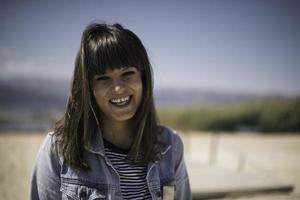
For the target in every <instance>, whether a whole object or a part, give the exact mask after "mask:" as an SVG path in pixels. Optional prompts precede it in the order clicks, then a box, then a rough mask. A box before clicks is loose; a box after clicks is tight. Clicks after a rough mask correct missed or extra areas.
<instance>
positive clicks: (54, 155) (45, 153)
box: [38, 132, 62, 163]
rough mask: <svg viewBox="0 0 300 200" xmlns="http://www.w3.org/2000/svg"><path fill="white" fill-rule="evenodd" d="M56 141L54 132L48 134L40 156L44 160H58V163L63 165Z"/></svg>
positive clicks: (39, 153) (40, 150) (41, 147)
mask: <svg viewBox="0 0 300 200" xmlns="http://www.w3.org/2000/svg"><path fill="white" fill-rule="evenodd" d="M56 141H57V137H56V135H55V133H54V132H49V133H47V135H46V137H45V138H44V140H43V142H42V144H41V146H40V149H39V152H38V156H39V157H41V158H43V159H46V158H50V159H51V160H56V162H58V163H61V162H62V158H61V156H59V153H58V146H57V144H56Z"/></svg>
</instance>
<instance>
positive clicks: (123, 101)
mask: <svg viewBox="0 0 300 200" xmlns="http://www.w3.org/2000/svg"><path fill="white" fill-rule="evenodd" d="M131 98H132V95H129V96H124V97H118V98H113V99H110V100H109V103H111V104H113V105H114V106H118V107H122V106H126V105H128V104H129V103H130V101H131Z"/></svg>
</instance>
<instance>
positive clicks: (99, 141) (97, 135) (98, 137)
mask: <svg viewBox="0 0 300 200" xmlns="http://www.w3.org/2000/svg"><path fill="white" fill-rule="evenodd" d="M162 131H166V130H165V129H164V130H162ZM162 135H163V134H159V136H158V143H159V146H160V155H164V154H166V153H167V152H168V151H169V150H170V149H171V148H172V145H171V144H170V143H168V142H167V141H165V138H164V137H162ZM85 149H86V150H88V151H90V152H91V153H96V154H100V155H102V156H105V150H104V142H103V135H102V132H101V130H100V129H96V131H95V132H94V134H93V136H92V138H91V141H90V142H89V144H88V145H85Z"/></svg>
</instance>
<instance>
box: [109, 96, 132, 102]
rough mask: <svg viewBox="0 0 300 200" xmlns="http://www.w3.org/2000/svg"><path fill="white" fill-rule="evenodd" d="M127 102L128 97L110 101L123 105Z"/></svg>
mask: <svg viewBox="0 0 300 200" xmlns="http://www.w3.org/2000/svg"><path fill="white" fill-rule="evenodd" d="M128 100H129V96H127V97H123V98H118V99H112V100H111V102H113V103H124V102H127V101H128Z"/></svg>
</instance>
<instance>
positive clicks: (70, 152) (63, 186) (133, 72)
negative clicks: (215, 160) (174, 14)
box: [30, 24, 191, 200]
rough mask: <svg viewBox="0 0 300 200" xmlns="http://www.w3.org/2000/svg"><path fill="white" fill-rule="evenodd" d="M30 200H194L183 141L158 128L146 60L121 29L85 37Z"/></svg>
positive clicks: (90, 31)
mask: <svg viewBox="0 0 300 200" xmlns="http://www.w3.org/2000/svg"><path fill="white" fill-rule="evenodd" d="M30 198H31V199H33V200H36V199H41V200H49V199H55V200H56V199H184V200H186V199H191V191H190V186H189V179H188V174H187V170H186V167H185V163H184V160H183V144H182V141H181V139H180V138H179V136H178V135H177V134H176V133H175V132H174V131H172V130H170V129H169V128H166V127H163V126H159V125H158V119H157V116H156V111H155V107H154V103H153V83H152V71H151V65H150V63H149V59H148V56H147V52H146V50H145V48H144V46H143V44H142V43H141V41H140V40H139V38H138V37H137V36H136V35H135V34H134V33H133V32H131V31H130V30H128V29H125V28H123V27H122V26H121V25H120V24H114V25H108V24H91V25H89V26H88V27H87V28H86V29H85V31H84V32H83V35H82V39H81V44H80V49H79V51H78V54H77V57H76V62H75V70H74V76H73V80H72V87H71V92H70V96H69V98H68V103H67V110H66V113H65V114H64V117H63V118H62V119H61V120H60V121H58V123H57V124H56V127H55V130H54V131H53V132H52V133H49V134H48V135H47V137H46V139H45V141H44V142H43V144H42V146H41V148H40V150H39V153H38V157H37V159H36V162H35V165H34V170H33V174H32V178H31V186H30Z"/></svg>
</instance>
